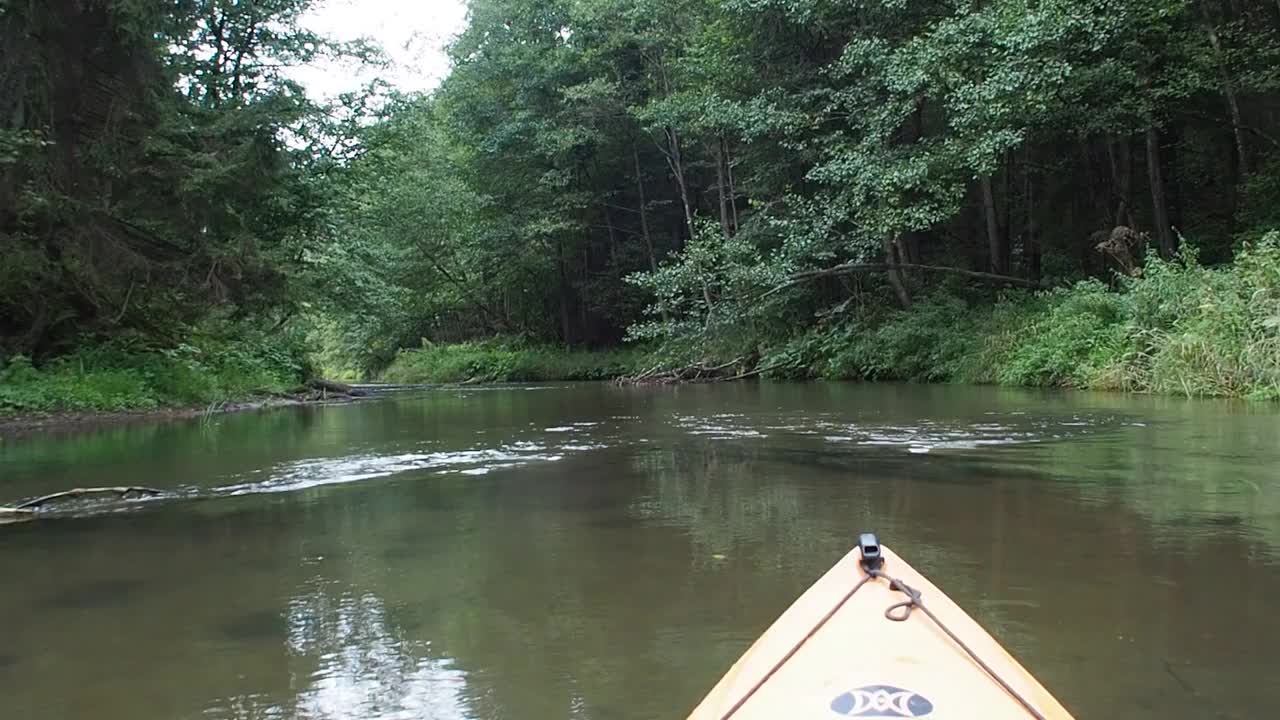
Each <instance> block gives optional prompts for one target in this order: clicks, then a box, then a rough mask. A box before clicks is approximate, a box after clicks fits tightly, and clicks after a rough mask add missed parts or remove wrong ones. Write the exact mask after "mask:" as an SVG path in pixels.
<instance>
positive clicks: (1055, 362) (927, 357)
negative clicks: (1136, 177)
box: [760, 233, 1280, 399]
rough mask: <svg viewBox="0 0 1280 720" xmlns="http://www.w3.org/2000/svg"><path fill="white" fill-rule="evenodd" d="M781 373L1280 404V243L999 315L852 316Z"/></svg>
mask: <svg viewBox="0 0 1280 720" xmlns="http://www.w3.org/2000/svg"><path fill="white" fill-rule="evenodd" d="M760 364H761V366H767V367H776V368H777V370H775V371H774V374H775V375H782V376H790V377H823V378H830V379H860V380H917V381H929V382H968V383H993V384H1000V385H1025V386H1059V387H1073V388H1091V389H1102V390H1124V391H1133V392H1151V393H1168V394H1179V395H1186V396H1224V397H1226V396H1229V397H1252V398H1259V399H1280V234H1277V233H1271V234H1269V235H1268V236H1267V237H1266V238H1265V239H1263V240H1262V241H1260V242H1258V243H1256V244H1254V245H1252V246H1251V247H1247V248H1244V249H1243V250H1242V251H1241V252H1240V253H1239V254H1238V255H1237V257H1236V260H1235V262H1234V263H1233V264H1231V265H1229V266H1224V267H1221V268H1208V267H1204V266H1203V265H1201V264H1200V263H1199V261H1198V260H1197V258H1196V255H1195V251H1194V249H1192V248H1190V247H1189V246H1186V247H1184V250H1183V251H1182V253H1181V254H1180V255H1179V256H1178V257H1176V258H1175V259H1173V260H1169V261H1163V260H1160V259H1158V258H1154V257H1152V258H1149V259H1148V261H1147V263H1146V266H1145V268H1144V270H1143V273H1142V275H1141V276H1140V277H1135V278H1122V279H1120V280H1118V287H1116V288H1111V287H1108V286H1107V285H1106V284H1104V283H1101V282H1099V281H1096V280H1091V281H1086V282H1081V283H1078V284H1076V285H1074V286H1072V287H1067V288H1059V289H1055V290H1050V291H1046V292H1041V293H1035V294H1031V293H1024V294H1010V295H1006V296H1004V297H1003V298H1001V299H1000V301H999V302H997V303H995V304H990V303H982V302H969V301H965V300H963V299H960V298H958V297H955V296H953V295H936V296H934V297H932V298H929V299H926V300H924V301H922V302H919V303H917V304H916V305H915V307H913V308H912V309H910V310H893V311H885V310H883V309H877V310H869V311H866V312H856V311H855V312H853V313H851V316H850V317H847V318H845V319H843V320H841V321H838V322H835V323H832V324H829V325H826V326H823V327H818V328H814V329H811V330H810V331H808V332H806V333H805V334H803V335H801V336H799V337H796V338H793V339H791V340H790V341H789V342H787V343H785V344H783V345H781V346H780V347H779V348H778V349H776V350H774V351H772V352H768V353H766V354H765V355H764V357H763V358H762V359H761V361H760Z"/></svg>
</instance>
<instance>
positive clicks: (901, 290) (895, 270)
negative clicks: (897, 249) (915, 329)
mask: <svg viewBox="0 0 1280 720" xmlns="http://www.w3.org/2000/svg"><path fill="white" fill-rule="evenodd" d="M895 245H896V243H895V242H894V237H893V235H890V234H886V235H885V236H884V261H885V263H886V264H887V265H888V266H889V267H888V269H887V270H886V272H887V274H888V275H889V285H891V286H892V287H893V294H894V295H897V296H898V304H899V305H901V306H902V308H903V309H904V310H905V309H907V308H910V307H911V293H910V292H909V291H908V290H907V284H906V283H905V282H903V280H902V270H901V269H900V268H899V267H898V265H899V264H901V261H900V260H899V259H898V258H897V257H895V255H894V246H895Z"/></svg>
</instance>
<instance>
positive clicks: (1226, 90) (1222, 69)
mask: <svg viewBox="0 0 1280 720" xmlns="http://www.w3.org/2000/svg"><path fill="white" fill-rule="evenodd" d="M1204 31H1205V34H1206V35H1208V36H1209V46H1210V47H1212V48H1213V55H1214V59H1216V60H1217V65H1218V74H1219V75H1220V76H1221V78H1222V92H1223V94H1224V95H1226V97H1227V110H1228V111H1229V112H1230V113H1231V131H1232V133H1233V134H1234V135H1235V139H1236V153H1237V154H1238V156H1239V159H1240V177H1241V178H1244V177H1246V176H1247V175H1248V174H1249V150H1248V146H1247V145H1245V141H1244V121H1243V120H1242V119H1241V115H1240V102H1239V101H1238V100H1237V99H1236V87H1235V83H1234V82H1232V80H1231V73H1230V72H1229V71H1228V69H1227V58H1226V55H1225V54H1224V53H1223V52H1222V42H1221V41H1220V40H1219V39H1218V31H1217V30H1215V29H1214V28H1213V26H1212V25H1210V24H1209V23H1208V22H1206V23H1205V25H1204Z"/></svg>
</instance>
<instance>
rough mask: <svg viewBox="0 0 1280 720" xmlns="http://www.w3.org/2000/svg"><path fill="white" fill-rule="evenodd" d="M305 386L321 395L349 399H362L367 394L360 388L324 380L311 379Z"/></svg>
mask: <svg viewBox="0 0 1280 720" xmlns="http://www.w3.org/2000/svg"><path fill="white" fill-rule="evenodd" d="M307 385H308V386H310V387H311V388H313V389H315V390H319V391H321V392H323V393H332V394H334V395H347V396H349V397H364V396H365V395H367V394H368V393H366V392H365V391H364V390H361V389H360V388H356V387H352V386H350V385H347V384H345V383H340V382H334V381H332V380H325V379H324V378H312V379H311V380H308V381H307Z"/></svg>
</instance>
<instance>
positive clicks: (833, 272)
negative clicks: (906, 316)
mask: <svg viewBox="0 0 1280 720" xmlns="http://www.w3.org/2000/svg"><path fill="white" fill-rule="evenodd" d="M890 269H893V270H920V271H923V272H935V273H950V274H952V275H963V276H965V277H970V278H973V279H975V280H984V281H986V282H990V283H997V284H1004V285H1015V286H1017V287H1025V288H1032V289H1040V288H1043V287H1044V285H1043V284H1041V283H1038V282H1036V281H1035V280H1028V279H1027V278H1020V277H1014V276H1012V275H1000V274H998V273H989V272H978V271H977V270H965V269H963V268H954V267H946V266H943V265H919V264H916V263H896V264H890V263H845V264H843V265H836V266H834V267H829V268H824V269H822V270H806V271H804V272H799V273H796V274H794V275H792V276H790V277H788V278H787V281H786V282H784V283H782V284H781V285H778V286H777V287H774V288H773V289H771V290H769V291H768V292H766V293H765V294H763V295H761V296H760V297H761V299H763V298H767V297H769V296H770V295H773V294H774V293H779V292H782V291H783V290H786V289H787V288H790V287H795V286H796V285H799V284H800V283H803V282H806V281H809V280H816V279H818V278H824V277H838V276H841V275H856V274H858V273H864V272H882V271H885V270H890Z"/></svg>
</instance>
